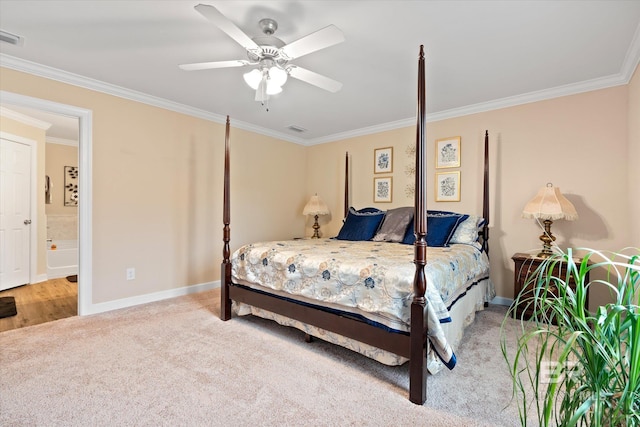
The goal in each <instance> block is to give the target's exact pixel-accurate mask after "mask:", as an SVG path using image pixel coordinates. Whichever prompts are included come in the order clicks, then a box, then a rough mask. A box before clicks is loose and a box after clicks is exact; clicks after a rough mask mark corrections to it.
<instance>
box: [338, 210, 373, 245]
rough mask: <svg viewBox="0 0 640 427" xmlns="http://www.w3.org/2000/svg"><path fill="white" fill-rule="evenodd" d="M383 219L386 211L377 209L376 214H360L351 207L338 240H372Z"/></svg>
mask: <svg viewBox="0 0 640 427" xmlns="http://www.w3.org/2000/svg"><path fill="white" fill-rule="evenodd" d="M369 209H370V208H367V210H369ZM383 218H384V211H381V210H378V209H376V210H375V211H374V212H359V211H356V210H355V209H354V208H352V207H351V208H349V213H347V217H346V218H345V220H344V224H342V228H341V229H340V232H339V233H338V236H337V237H336V239H338V240H358V241H359V240H371V239H372V238H373V236H375V235H376V231H378V227H379V226H380V223H381V222H382V219H383Z"/></svg>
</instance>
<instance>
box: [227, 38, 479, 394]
mask: <svg viewBox="0 0 640 427" xmlns="http://www.w3.org/2000/svg"><path fill="white" fill-rule="evenodd" d="M425 124H426V109H425V66H424V49H423V46H420V54H419V59H418V112H417V134H416V182H415V189H416V191H415V216H414V218H415V220H414V231H415V235H416V241H415V244H414V263H415V265H416V271H415V276H414V284H413V291H414V297H413V301H412V303H411V324H410V333H409V335H403V334H398V333H391V332H387V331H385V330H383V329H381V328H378V327H375V326H371V325H369V324H367V323H365V322H363V321H359V320H355V319H352V318H348V317H344V316H340V315H338V314H333V313H329V312H326V311H323V310H319V309H316V308H314V307H309V306H303V305H300V304H296V303H294V302H290V301H287V300H283V299H281V298H277V297H274V296H271V295H268V294H264V293H258V292H254V291H252V290H250V289H248V288H244V287H239V286H234V284H233V283H232V280H231V261H230V249H229V241H230V229H229V224H230V204H231V203H230V185H229V184H230V178H229V175H230V170H229V166H230V161H229V127H230V123H229V117H227V123H226V134H225V160H224V165H225V168H224V207H223V222H224V228H223V242H224V245H223V261H222V266H221V311H220V318H221V319H222V320H225V321H226V320H229V319H230V318H231V301H232V300H235V301H238V302H243V303H246V304H249V305H252V306H255V307H260V308H262V309H264V310H268V311H271V312H274V313H277V314H280V315H283V316H286V317H289V318H292V319H295V320H298V321H301V322H303V323H307V324H310V325H314V326H316V327H319V328H322V329H326V330H328V331H331V332H335V333H337V334H340V335H343V336H345V337H347V338H351V339H354V340H357V341H360V342H363V343H366V344H369V345H372V346H374V347H378V348H381V349H383V350H386V351H389V352H391V353H395V354H397V355H399V356H402V357H405V358H407V359H409V399H410V400H411V402H413V403H416V404H420V405H422V404H423V403H424V402H425V401H426V398H427V357H426V356H427V352H428V349H429V348H428V346H429V340H427V339H426V337H427V313H426V298H425V292H426V286H427V281H426V276H425V272H424V269H425V266H426V263H427V242H426V234H427V205H426V159H427V155H426V150H425V146H426V141H425V136H426V129H425ZM488 138H489V136H488V131H487V132H486V133H485V147H484V196H483V216H484V218H485V220H486V221H485V224H484V227H483V229H482V231H481V232H480V236H481V240H482V246H483V249H484V250H485V251H486V252H487V253H488V252H489V247H488V240H489V230H488V225H489V209H488V206H489V201H488V200H489V187H488V172H489V162H488V150H489V147H488V142H489V139H488ZM348 168H349V165H348V154H347V163H346V166H345V173H346V177H348V176H349V174H348V172H349V169H348ZM348 187H349V185H348V181H346V182H345V216H346V211H347V209H348V203H349V197H348Z"/></svg>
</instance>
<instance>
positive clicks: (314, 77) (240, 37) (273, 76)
mask: <svg viewBox="0 0 640 427" xmlns="http://www.w3.org/2000/svg"><path fill="white" fill-rule="evenodd" d="M195 9H196V10H197V11H198V12H200V13H201V14H202V15H203V16H204V17H205V18H207V19H208V20H209V21H211V22H212V23H214V24H215V25H216V26H217V27H218V28H220V29H221V30H222V31H224V32H225V33H226V34H227V35H228V36H229V37H231V38H232V39H233V40H235V41H236V42H237V43H238V44H240V45H241V46H242V47H244V48H245V49H246V51H247V59H237V60H231V61H216V62H200V63H195V64H182V65H179V67H180V68H181V69H183V70H187V71H196V70H208V69H213V68H228V67H247V66H256V67H255V68H254V69H253V70H252V71H250V72H248V73H245V74H244V80H245V82H246V83H247V84H248V85H249V86H250V87H251V88H252V89H255V91H256V96H255V100H256V101H260V102H264V101H266V100H268V99H269V95H275V94H277V93H280V92H282V86H283V85H284V84H285V83H286V81H287V77H288V76H291V77H293V78H295V79H298V80H302V81H304V82H307V83H309V84H312V85H314V86H317V87H319V88H321V89H324V90H327V91H329V92H334V93H335V92H337V91H339V90H340V89H341V88H342V83H340V82H338V81H335V80H333V79H330V78H329V77H326V76H323V75H321V74H318V73H315V72H313V71H310V70H307V69H305V68H302V67H299V66H297V65H294V64H292V63H291V62H290V61H292V60H294V59H296V58H300V57H301V56H304V55H307V54H309V53H312V52H315V51H318V50H320V49H324V48H327V47H329V46H333V45H335V44H338V43H342V42H343V41H344V34H343V33H342V31H340V29H338V27H336V26H335V25H329V26H327V27H324V28H322V29H320V30H318V31H316V32H314V33H311V34H309V35H307V36H304V37H302V38H300V39H298V40H296V41H294V42H292V43H289V44H285V43H284V42H283V41H282V40H280V39H279V38H277V37H275V36H274V35H273V34H274V33H275V31H276V30H277V29H278V23H277V22H276V21H275V20H273V19H270V18H265V19H262V20H260V22H259V25H260V27H261V29H262V32H263V35H260V36H257V37H253V38H251V37H249V36H248V35H247V34H245V33H244V32H243V31H242V30H241V29H240V28H238V27H237V26H236V25H235V24H234V23H233V22H231V21H230V20H229V19H228V18H227V17H226V16H224V15H223V14H222V13H220V11H219V10H218V9H216V8H215V7H213V6H210V5H205V4H199V5H197V6H196V7H195Z"/></svg>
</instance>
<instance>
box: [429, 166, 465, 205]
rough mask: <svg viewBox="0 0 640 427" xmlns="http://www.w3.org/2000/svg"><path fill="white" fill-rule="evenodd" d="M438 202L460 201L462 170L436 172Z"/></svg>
mask: <svg viewBox="0 0 640 427" xmlns="http://www.w3.org/2000/svg"><path fill="white" fill-rule="evenodd" d="M435 182H436V202H459V201H460V171H455V172H436V181H435Z"/></svg>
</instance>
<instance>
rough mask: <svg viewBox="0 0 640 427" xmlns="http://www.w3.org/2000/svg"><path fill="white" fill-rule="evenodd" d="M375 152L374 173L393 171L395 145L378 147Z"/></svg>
mask: <svg viewBox="0 0 640 427" xmlns="http://www.w3.org/2000/svg"><path fill="white" fill-rule="evenodd" d="M373 154H374V168H373V172H374V173H391V172H393V147H385V148H376V149H375V150H374V152H373Z"/></svg>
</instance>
